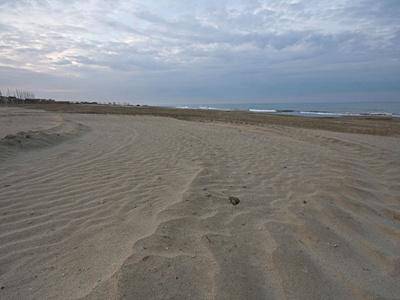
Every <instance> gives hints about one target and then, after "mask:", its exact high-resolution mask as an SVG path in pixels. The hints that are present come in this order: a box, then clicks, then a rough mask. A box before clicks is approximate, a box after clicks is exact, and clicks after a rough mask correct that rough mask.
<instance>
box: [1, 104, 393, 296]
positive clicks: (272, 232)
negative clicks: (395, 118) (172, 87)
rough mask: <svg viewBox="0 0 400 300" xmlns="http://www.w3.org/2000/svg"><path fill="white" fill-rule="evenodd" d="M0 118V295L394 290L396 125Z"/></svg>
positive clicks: (8, 111)
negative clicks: (376, 128) (336, 127)
mask: <svg viewBox="0 0 400 300" xmlns="http://www.w3.org/2000/svg"><path fill="white" fill-rule="evenodd" d="M11 122H12V123H11ZM11 124H12V126H11ZM16 124H19V125H16ZM0 128H1V129H0V133H1V135H0V139H1V141H0V285H1V290H0V299H80V298H85V299H366V298H367V299H384V298H386V299H396V298H398V297H399V295H400V284H399V282H400V138H399V137H383V136H371V135H360V134H350V133H338V132H328V131H322V130H312V129H300V128H294V127H285V126H280V125H270V126H264V127H257V126H245V125H233V124H228V123H226V124H223V123H221V124H213V123H206V122H201V123H200V122H189V121H182V120H176V119H171V118H161V117H151V116H119V115H83V114H61V113H55V112H54V113H50V112H43V111H37V110H36V111H33V110H22V109H16V108H0ZM6 136H7V137H6ZM230 196H235V197H238V198H239V199H240V203H239V204H238V205H235V206H234V205H232V204H231V203H230V201H229V197H230Z"/></svg>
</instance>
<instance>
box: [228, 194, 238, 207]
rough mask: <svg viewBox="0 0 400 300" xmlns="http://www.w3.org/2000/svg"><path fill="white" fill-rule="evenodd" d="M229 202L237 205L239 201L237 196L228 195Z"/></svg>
mask: <svg viewBox="0 0 400 300" xmlns="http://www.w3.org/2000/svg"><path fill="white" fill-rule="evenodd" d="M229 202H230V203H231V204H232V205H238V204H239V203H240V199H239V198H238V197H234V196H230V197H229Z"/></svg>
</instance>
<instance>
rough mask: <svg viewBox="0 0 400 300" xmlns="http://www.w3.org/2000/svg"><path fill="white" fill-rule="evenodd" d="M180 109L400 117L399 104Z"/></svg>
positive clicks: (228, 105) (196, 106) (239, 105)
mask: <svg viewBox="0 0 400 300" xmlns="http://www.w3.org/2000/svg"><path fill="white" fill-rule="evenodd" d="M177 107H179V108H193V109H214V110H243V111H251V112H265V113H272V114H283V115H301V116H308V117H340V116H393V117H400V101H398V102H340V103H333V102H330V103H223V104H221V103H220V104H188V105H181V106H177Z"/></svg>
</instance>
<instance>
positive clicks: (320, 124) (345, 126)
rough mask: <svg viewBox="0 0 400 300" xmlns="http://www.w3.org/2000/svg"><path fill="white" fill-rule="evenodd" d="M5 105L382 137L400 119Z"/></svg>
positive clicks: (394, 130) (399, 131)
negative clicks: (272, 126)
mask: <svg viewBox="0 0 400 300" xmlns="http://www.w3.org/2000/svg"><path fill="white" fill-rule="evenodd" d="M8 106H9V107H21V108H30V109H42V110H45V111H50V112H58V113H84V114H116V115H152V116H160V117H170V118H175V119H179V120H187V121H200V122H223V123H234V124H246V125H257V126H268V125H280V126H289V127H298V128H309V129H320V130H328V131H336V132H347V133H359V134H371V135H382V136H397V135H400V119H399V118H396V117H388V116H357V117H355V116H340V117H334V118H332V117H318V118H310V117H305V116H292V115H277V114H269V113H265V112H250V111H222V110H203V109H186V108H168V107H154V106H113V105H99V104H73V103H71V104H65V103H52V104H17V105H11V106H10V105H8ZM0 107H7V105H1V106H0Z"/></svg>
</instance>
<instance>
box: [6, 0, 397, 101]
mask: <svg viewBox="0 0 400 300" xmlns="http://www.w3.org/2000/svg"><path fill="white" fill-rule="evenodd" d="M399 19H400V1H399V0H328V1H325V0H265V1H262V0H243V1H239V0H230V1H228V0H197V1H194V0H181V1H177V0H171V1H167V0H113V1H107V0H88V1H84V0H68V1H65V0H0V89H3V90H4V88H7V87H10V88H23V89H27V90H31V91H33V92H35V93H36V95H37V96H42V97H53V98H56V99H71V100H72V99H78V100H85V99H90V100H100V101H104V100H117V101H131V102H132V103H136V102H141V103H149V104H173V103H218V102H221V103H223V102H280V101H285V102H293V101H302V102H304V101H317V102H324V101H360V100H368V101H372V100H376V101H386V100H397V101H400V21H399Z"/></svg>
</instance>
